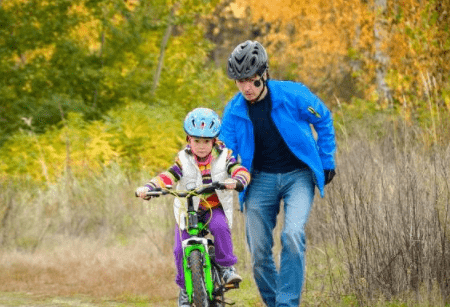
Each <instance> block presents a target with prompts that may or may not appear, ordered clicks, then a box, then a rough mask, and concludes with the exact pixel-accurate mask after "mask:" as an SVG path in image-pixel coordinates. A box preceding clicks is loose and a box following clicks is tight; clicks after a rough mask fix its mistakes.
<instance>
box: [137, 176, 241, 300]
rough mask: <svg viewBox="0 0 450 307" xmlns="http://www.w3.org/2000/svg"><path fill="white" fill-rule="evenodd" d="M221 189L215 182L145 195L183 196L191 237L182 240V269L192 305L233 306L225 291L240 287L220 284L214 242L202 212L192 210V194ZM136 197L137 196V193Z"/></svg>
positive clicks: (234, 284) (169, 187) (161, 190)
mask: <svg viewBox="0 0 450 307" xmlns="http://www.w3.org/2000/svg"><path fill="white" fill-rule="evenodd" d="M223 189H225V183H222V182H217V181H216V182H213V183H211V184H208V185H203V186H201V187H199V188H192V189H189V190H187V191H181V190H172V187H171V186H167V187H166V188H164V189H161V188H159V189H157V190H153V191H150V192H147V193H146V196H148V197H159V196H162V195H173V196H175V197H184V198H186V201H187V218H186V225H187V232H188V233H189V235H190V236H191V237H190V238H188V239H186V240H183V242H182V247H183V269H184V277H185V284H186V292H187V294H188V296H189V302H190V304H191V306H195V307H223V306H225V304H228V305H233V304H234V303H229V302H226V301H225V292H227V291H229V290H231V289H238V288H239V283H238V282H236V283H232V284H223V282H222V279H221V274H220V265H219V264H218V263H216V262H215V256H214V254H215V247H214V241H213V240H212V239H211V238H209V237H208V238H207V237H206V236H207V235H208V234H209V231H208V229H207V223H203V222H200V221H199V220H200V219H201V217H202V215H199V213H198V212H197V211H195V209H194V202H193V197H194V196H201V195H202V194H204V193H210V192H213V191H214V190H223ZM136 196H138V195H137V194H136ZM206 212H207V211H205V212H204V213H206ZM204 213H203V214H204Z"/></svg>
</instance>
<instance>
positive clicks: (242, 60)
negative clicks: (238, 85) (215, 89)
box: [227, 40, 269, 80]
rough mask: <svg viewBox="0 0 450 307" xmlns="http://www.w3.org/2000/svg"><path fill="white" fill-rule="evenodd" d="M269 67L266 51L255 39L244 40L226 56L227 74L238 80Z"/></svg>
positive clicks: (260, 73)
mask: <svg viewBox="0 0 450 307" xmlns="http://www.w3.org/2000/svg"><path fill="white" fill-rule="evenodd" d="M268 68H269V65H268V63H267V53H266V50H265V49H264V47H263V46H262V45H261V44H260V43H259V42H257V41H250V40H248V41H246V42H244V43H241V44H239V45H238V46H237V47H236V48H234V50H233V52H232V53H231V55H230V57H229V58H228V67H227V74H228V77H229V78H230V79H235V80H240V79H246V78H250V77H253V76H254V75H255V74H258V75H260V76H261V75H262V74H263V73H264V71H266V69H268Z"/></svg>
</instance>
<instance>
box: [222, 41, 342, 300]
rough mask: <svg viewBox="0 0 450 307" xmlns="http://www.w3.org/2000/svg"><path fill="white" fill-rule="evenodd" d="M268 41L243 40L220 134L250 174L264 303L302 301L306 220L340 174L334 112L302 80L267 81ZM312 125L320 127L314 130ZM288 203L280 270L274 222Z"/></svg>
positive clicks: (249, 219) (249, 209) (248, 198)
mask: <svg viewBox="0 0 450 307" xmlns="http://www.w3.org/2000/svg"><path fill="white" fill-rule="evenodd" d="M268 68H269V65H268V59H267V53H266V50H265V49H264V47H263V46H262V45H261V44H260V43H259V42H256V41H246V42H244V43H241V44H239V45H238V46H237V47H236V48H235V49H234V50H233V52H232V53H231V55H230V57H229V59H228V67H227V73H228V77H229V78H231V79H233V80H235V83H236V86H237V88H238V89H239V93H238V94H237V95H236V96H235V97H234V98H233V99H232V100H231V101H230V102H229V103H228V104H227V106H226V107H225V110H224V114H223V124H222V131H221V134H220V136H219V138H220V139H221V140H222V141H224V142H225V144H226V145H227V147H229V148H230V149H232V150H233V152H234V153H235V154H236V156H237V155H239V156H240V158H241V159H242V165H243V166H245V167H246V168H247V169H249V170H250V171H251V173H252V181H251V183H250V185H249V186H248V187H247V189H246V190H245V191H243V192H241V193H240V195H239V199H240V203H241V210H243V209H245V210H244V212H245V219H246V232H247V243H248V246H249V250H250V253H251V255H252V265H253V274H254V278H255V281H256V284H257V285H258V288H259V291H260V294H261V296H262V299H263V300H264V302H265V303H266V305H267V306H269V307H272V306H277V307H279V306H298V305H299V304H300V297H301V290H302V286H303V282H304V278H305V275H304V274H305V249H306V236H305V225H306V222H307V220H308V216H309V213H310V210H311V207H312V204H313V199H314V190H315V186H317V188H318V190H319V191H320V195H321V196H322V197H323V196H324V186H325V185H326V184H328V183H329V182H330V181H331V180H332V179H333V177H334V175H335V162H334V153H335V149H336V144H335V135H334V128H333V120H332V115H331V112H330V111H329V110H328V109H327V107H326V106H325V104H324V103H323V102H322V101H320V99H319V98H318V97H316V96H315V95H314V94H312V93H311V92H310V90H308V89H307V88H306V87H305V86H304V85H303V84H301V83H296V82H290V81H274V80H269V73H268ZM311 125H312V126H313V127H314V130H315V131H316V132H317V140H316V139H315V138H314V136H313V132H312V129H311ZM281 200H283V203H284V212H285V216H284V227H283V230H282V233H281V244H282V250H281V258H280V269H279V271H277V269H276V267H275V263H274V260H273V254H272V247H273V233H272V231H273V229H274V228H275V226H276V218H277V215H278V213H279V211H280V206H281V203H280V202H281Z"/></svg>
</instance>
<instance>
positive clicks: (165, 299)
mask: <svg viewBox="0 0 450 307" xmlns="http://www.w3.org/2000/svg"><path fill="white" fill-rule="evenodd" d="M53 244H54V245H53V246H46V247H45V248H44V247H42V248H40V249H38V250H36V251H35V252H33V253H30V252H18V251H9V252H8V251H5V250H0V307H1V306H33V307H34V306H42V307H50V306H52V307H53V306H55V307H56V306H86V307H90V306H102V307H105V306H124V307H127V306H158V307H159V306H162V307H166V306H167V307H172V306H173V307H175V306H177V298H178V287H177V286H176V285H175V283H174V279H175V268H174V264H173V259H172V254H171V250H169V252H167V253H165V254H164V255H162V254H160V253H159V252H158V251H155V250H153V249H152V248H151V246H152V244H149V242H146V241H145V240H140V241H136V242H134V243H132V244H127V245H126V246H122V245H114V246H106V245H105V244H104V242H92V241H88V240H84V241H81V240H75V241H65V242H62V241H61V242H54V243H53ZM245 273H246V272H241V275H242V274H245ZM252 282H253V281H252V279H251V277H250V276H248V277H247V278H245V280H244V282H243V283H242V286H241V289H239V290H238V291H234V290H233V291H231V292H235V293H231V292H230V293H229V295H227V298H229V299H231V300H232V301H233V302H235V303H236V304H235V305H234V306H235V307H247V306H252V307H254V306H261V305H260V304H259V303H258V300H259V296H258V294H257V292H256V290H255V286H254V285H253V284H252Z"/></svg>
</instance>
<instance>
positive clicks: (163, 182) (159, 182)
mask: <svg viewBox="0 0 450 307" xmlns="http://www.w3.org/2000/svg"><path fill="white" fill-rule="evenodd" d="M182 174H183V172H182V166H181V161H180V159H179V158H178V157H177V159H176V160H175V163H174V164H173V165H172V166H171V167H170V168H169V169H168V170H167V171H165V172H162V173H161V174H159V175H158V176H156V177H154V178H152V179H151V180H150V181H149V182H147V183H146V184H145V186H146V187H148V188H149V189H150V191H152V190H154V189H156V188H165V187H166V186H168V185H174V184H175V183H176V182H178V181H179V180H180V178H181V176H182Z"/></svg>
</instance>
